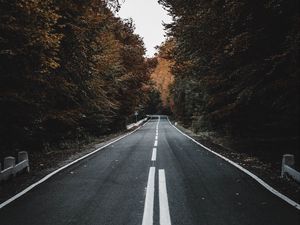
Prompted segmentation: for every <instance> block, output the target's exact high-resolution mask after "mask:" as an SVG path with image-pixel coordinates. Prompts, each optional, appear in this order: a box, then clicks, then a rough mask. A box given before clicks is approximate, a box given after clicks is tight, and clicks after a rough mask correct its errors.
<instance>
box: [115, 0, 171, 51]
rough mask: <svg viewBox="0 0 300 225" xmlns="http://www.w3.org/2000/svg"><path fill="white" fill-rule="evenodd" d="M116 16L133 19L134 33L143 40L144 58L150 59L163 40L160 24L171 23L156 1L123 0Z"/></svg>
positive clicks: (162, 28) (163, 32)
mask: <svg viewBox="0 0 300 225" xmlns="http://www.w3.org/2000/svg"><path fill="white" fill-rule="evenodd" d="M120 2H122V1H120ZM118 15H119V16H120V17H121V18H123V19H127V18H132V19H133V21H134V24H135V26H136V31H135V33H137V34H139V35H140V36H141V37H142V38H143V40H144V43H145V47H146V49H147V52H146V56H147V57H152V56H153V55H154V53H155V52H156V50H155V46H158V45H160V44H161V43H162V42H163V41H164V40H165V37H164V34H165V31H164V27H163V25H162V23H163V22H165V23H168V22H171V17H170V16H169V15H168V13H167V11H165V10H164V9H163V8H162V6H161V5H159V4H158V2H157V0H125V2H124V3H122V6H121V10H120V12H119V13H118Z"/></svg>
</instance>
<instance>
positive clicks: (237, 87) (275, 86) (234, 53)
mask: <svg viewBox="0 0 300 225" xmlns="http://www.w3.org/2000/svg"><path fill="white" fill-rule="evenodd" d="M159 2H160V3H161V4H162V5H163V6H164V8H165V9H166V10H168V12H169V13H170V14H171V15H172V17H173V23H170V24H166V25H165V27H166V30H167V32H168V40H167V42H166V43H165V44H164V45H162V46H161V48H160V51H161V52H162V54H163V55H165V58H166V59H168V60H169V61H170V62H172V64H173V66H172V74H173V75H174V78H175V82H174V83H173V84H171V99H173V101H174V109H173V113H174V116H175V118H176V120H178V121H180V122H181V123H182V124H183V125H184V126H186V127H189V128H192V129H193V131H194V132H203V131H207V132H213V133H215V134H217V135H218V136H219V137H222V138H224V137H226V139H227V141H229V142H231V144H235V146H236V147H238V148H240V150H241V149H244V150H245V151H248V152H250V153H257V154H258V155H264V156H265V157H267V158H272V157H273V158H274V157H275V158H276V161H278V162H280V158H281V156H282V154H283V153H285V152H291V153H295V154H298V156H299V152H298V150H299V125H300V124H299V118H300V117H299V90H300V89H299V46H300V32H299V25H300V23H299V21H300V17H299V11H298V10H299V2H298V1H295V0H214V1H207V0H160V1H159ZM166 47H167V48H166ZM236 140H238V142H239V143H236V142H237V141H236Z"/></svg>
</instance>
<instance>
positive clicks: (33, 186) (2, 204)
mask: <svg viewBox="0 0 300 225" xmlns="http://www.w3.org/2000/svg"><path fill="white" fill-rule="evenodd" d="M148 122H149V120H148V121H147V122H146V123H144V124H143V125H142V126H140V127H138V128H137V129H135V130H133V131H131V132H130V133H128V134H125V135H123V136H121V137H119V138H117V139H116V140H114V141H112V142H110V143H107V144H106V145H104V146H102V147H100V148H97V149H96V150H94V151H92V152H90V153H88V154H86V155H84V156H82V157H80V158H78V159H76V160H74V161H73V162H70V163H68V164H67V165H64V166H63V167H60V168H58V169H57V170H55V171H53V172H51V173H50V174H48V175H46V176H45V177H43V178H42V179H40V180H39V181H37V182H36V183H33V184H31V185H30V186H28V187H27V188H25V189H24V190H23V191H21V192H19V193H18V194H16V195H14V196H13V197H11V198H9V199H8V200H6V201H5V202H3V203H1V204H0V209H2V208H3V207H4V206H6V205H8V204H9V203H11V202H13V201H15V200H16V199H18V198H20V197H21V196H22V195H24V194H26V193H27V192H29V191H30V190H32V189H33V188H35V187H36V186H38V185H39V184H41V183H43V182H45V181H46V180H48V179H49V178H50V177H52V176H54V175H55V174H57V173H58V172H60V171H62V170H63V169H66V168H67V167H69V166H71V165H73V164H75V163H77V162H79V161H81V160H83V159H85V158H87V157H89V156H91V155H93V154H95V153H97V152H99V151H100V150H102V149H104V148H106V147H107V146H109V145H111V144H113V143H115V142H117V141H120V140H121V139H123V138H125V137H127V136H128V135H130V134H133V133H134V132H136V131H137V130H139V129H140V128H142V127H143V126H144V125H146V124H147V123H148Z"/></svg>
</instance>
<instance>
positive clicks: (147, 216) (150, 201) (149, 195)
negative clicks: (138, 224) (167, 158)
mask: <svg viewBox="0 0 300 225" xmlns="http://www.w3.org/2000/svg"><path fill="white" fill-rule="evenodd" d="M154 178H155V167H150V170H149V176H148V184H147V191H146V199H145V206H144V214H143V223H142V225H153V206H154Z"/></svg>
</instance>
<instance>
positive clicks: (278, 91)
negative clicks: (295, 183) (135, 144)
mask: <svg viewBox="0 0 300 225" xmlns="http://www.w3.org/2000/svg"><path fill="white" fill-rule="evenodd" d="M159 3H160V4H161V5H162V6H163V7H164V8H165V9H166V10H167V11H168V13H169V14H170V15H171V16H172V17H173V22H172V23H170V24H165V29H166V32H167V40H166V42H165V43H163V44H162V45H161V46H160V47H159V52H158V53H157V55H156V57H155V58H151V59H148V58H146V57H145V47H144V43H143V39H142V38H141V37H140V36H139V35H137V34H136V33H135V25H134V22H133V21H132V20H131V19H128V20H122V19H120V18H118V17H117V16H116V14H115V12H116V11H118V9H119V8H120V3H119V2H118V1H116V0H105V1H104V0H75V1H72V0H0V21H1V23H0V109H1V111H0V124H1V126H0V136H1V138H0V146H1V147H0V156H2V157H4V156H6V155H7V154H8V153H15V152H17V151H19V150H28V151H42V150H43V149H47V148H49V147H51V146H58V145H59V144H60V143H63V142H65V141H77V140H78V141H80V140H84V139H86V138H87V137H90V136H99V135H103V134H108V133H113V132H116V131H119V130H122V129H125V126H126V124H127V123H129V122H130V121H132V115H133V114H134V112H135V111H139V113H140V115H143V114H146V113H150V114H151V113H173V116H174V118H175V120H177V121H180V122H181V123H182V124H183V125H184V126H186V127H188V128H191V129H192V130H193V131H194V132H196V133H197V132H203V131H207V132H213V133H215V134H217V135H218V136H220V137H225V138H226V139H227V140H229V141H231V142H232V143H233V144H235V146H237V147H241V149H243V148H245V149H244V150H245V151H250V152H252V153H253V152H260V153H262V154H265V155H267V157H269V156H270V155H272V157H273V156H274V157H278V158H279V157H281V155H282V153H283V152H284V151H289V152H291V153H293V152H294V153H295V154H297V149H299V41H300V32H299V25H300V24H299V21H300V17H299V12H298V9H299V7H298V6H299V3H298V1H296V0H251V1H250V0H213V1H207V0H159ZM155 86H157V87H155ZM159 91H160V93H159ZM160 95H161V96H160ZM237 140H239V142H241V144H240V145H239V143H236V141H237ZM245 146H246V147H245ZM278 158H277V160H278Z"/></svg>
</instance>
